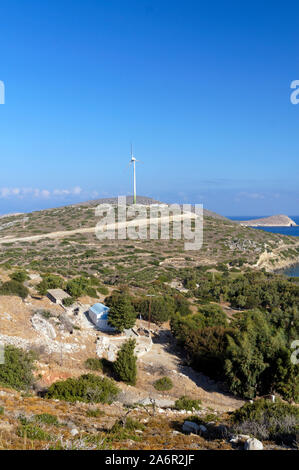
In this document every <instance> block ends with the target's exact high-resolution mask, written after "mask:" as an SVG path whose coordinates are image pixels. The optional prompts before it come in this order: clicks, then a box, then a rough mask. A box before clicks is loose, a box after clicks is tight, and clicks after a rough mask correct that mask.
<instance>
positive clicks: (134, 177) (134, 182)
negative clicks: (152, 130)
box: [129, 144, 139, 204]
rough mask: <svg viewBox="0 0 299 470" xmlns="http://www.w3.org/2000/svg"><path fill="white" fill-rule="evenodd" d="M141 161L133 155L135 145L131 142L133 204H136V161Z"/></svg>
mask: <svg viewBox="0 0 299 470" xmlns="http://www.w3.org/2000/svg"><path fill="white" fill-rule="evenodd" d="M136 162H139V160H137V159H136V158H135V157H134V155H133V146H132V144H131V160H130V163H129V165H132V164H133V204H136V168H135V163H136Z"/></svg>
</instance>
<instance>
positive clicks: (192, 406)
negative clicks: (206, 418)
mask: <svg viewBox="0 0 299 470" xmlns="http://www.w3.org/2000/svg"><path fill="white" fill-rule="evenodd" d="M200 404H201V401H200V400H192V398H189V397H186V396H182V397H180V398H179V399H178V400H176V401H175V403H174V407H175V409H176V410H186V411H193V410H200Z"/></svg>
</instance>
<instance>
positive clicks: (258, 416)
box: [232, 399, 299, 445]
mask: <svg viewBox="0 0 299 470" xmlns="http://www.w3.org/2000/svg"><path fill="white" fill-rule="evenodd" d="M232 420H233V423H234V429H235V431H237V432H239V433H243V434H251V435H253V436H255V437H257V438H258V439H262V440H274V441H276V442H277V443H278V444H287V445H295V442H296V435H297V433H298V429H299V408H298V407H296V406H292V405H289V404H287V403H283V402H280V401H278V402H276V403H272V402H271V401H269V400H264V399H261V400H257V401H256V402H254V403H246V404H245V405H244V406H242V408H240V409H238V410H236V411H235V412H234V413H233V415H232Z"/></svg>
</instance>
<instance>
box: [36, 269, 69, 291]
mask: <svg viewBox="0 0 299 470" xmlns="http://www.w3.org/2000/svg"><path fill="white" fill-rule="evenodd" d="M63 287H64V280H63V278H62V277H60V276H57V275H56V274H46V275H45V276H43V280H42V281H41V282H40V283H39V284H38V285H37V290H38V292H39V293H40V294H41V295H46V293H47V292H48V290H49V289H58V288H60V289H62V288H63Z"/></svg>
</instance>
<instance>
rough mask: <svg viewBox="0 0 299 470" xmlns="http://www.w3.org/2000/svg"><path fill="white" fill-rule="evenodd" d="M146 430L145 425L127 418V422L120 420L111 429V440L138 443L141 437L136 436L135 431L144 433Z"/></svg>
mask: <svg viewBox="0 0 299 470" xmlns="http://www.w3.org/2000/svg"><path fill="white" fill-rule="evenodd" d="M144 429H145V426H144V425H143V424H141V423H139V421H136V420H134V419H132V418H127V419H126V420H122V419H119V420H117V421H116V422H115V423H114V425H113V426H112V428H111V429H110V431H109V438H110V440H112V441H122V440H126V439H130V440H133V441H138V440H139V439H140V436H138V435H136V433H135V431H136V430H139V431H143V430H144Z"/></svg>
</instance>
